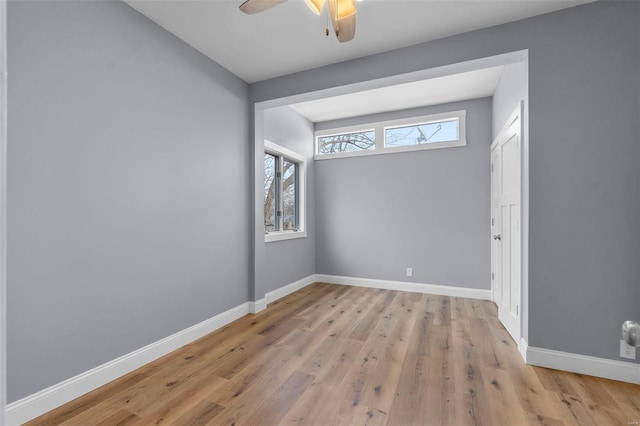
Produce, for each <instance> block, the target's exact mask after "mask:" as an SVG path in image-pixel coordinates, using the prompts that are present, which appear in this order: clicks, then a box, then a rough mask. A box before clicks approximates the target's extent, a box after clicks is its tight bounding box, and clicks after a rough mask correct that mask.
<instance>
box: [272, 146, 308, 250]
mask: <svg viewBox="0 0 640 426" xmlns="http://www.w3.org/2000/svg"><path fill="white" fill-rule="evenodd" d="M264 231H265V241H267V242H269V241H278V240H283V239H290V238H299V237H305V236H306V233H305V232H304V158H303V157H302V156H300V155H298V154H296V153H294V152H292V151H289V150H288V149H286V148H283V147H280V146H278V145H275V144H273V143H270V142H265V153H264Z"/></svg>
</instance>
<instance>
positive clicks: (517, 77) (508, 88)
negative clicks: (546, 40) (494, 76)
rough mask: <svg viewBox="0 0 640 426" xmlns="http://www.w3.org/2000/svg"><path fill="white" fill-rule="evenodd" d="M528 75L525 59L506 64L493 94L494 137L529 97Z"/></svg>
mask: <svg viewBox="0 0 640 426" xmlns="http://www.w3.org/2000/svg"><path fill="white" fill-rule="evenodd" d="M528 83H529V81H528V75H527V63H526V62H525V61H522V62H516V63H513V64H509V65H506V66H505V67H504V71H503V72H502V75H501V76H500V80H499V81H498V85H497V87H496V91H495V93H494V94H493V98H492V99H493V103H492V107H493V113H492V122H493V138H495V137H496V136H497V135H498V132H499V131H500V130H501V129H502V126H504V124H505V123H506V122H507V120H508V119H509V116H510V115H511V113H512V112H513V110H514V109H515V108H516V106H517V105H518V104H519V103H520V101H522V100H526V99H528V96H529V93H528Z"/></svg>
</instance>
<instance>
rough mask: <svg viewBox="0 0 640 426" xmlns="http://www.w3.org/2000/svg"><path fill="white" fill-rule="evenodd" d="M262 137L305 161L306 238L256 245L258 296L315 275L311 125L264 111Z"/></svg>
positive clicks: (288, 113)
mask: <svg viewBox="0 0 640 426" xmlns="http://www.w3.org/2000/svg"><path fill="white" fill-rule="evenodd" d="M264 135H265V139H267V140H269V141H271V142H273V143H276V144H278V145H280V146H283V147H285V148H288V149H290V150H292V151H293V152H296V153H298V154H300V155H303V156H304V157H305V158H306V159H307V161H306V169H307V176H306V179H307V193H306V199H307V214H306V232H307V237H306V238H297V239H294V240H285V241H273V242H270V243H264V241H263V242H262V244H260V245H258V247H257V250H264V256H265V265H264V270H263V271H262V272H261V273H257V279H258V281H259V283H258V286H259V288H260V290H261V296H262V295H264V293H268V292H270V291H273V290H276V289H278V288H280V287H282V286H285V285H287V284H291V283H293V282H295V281H298V280H299V279H302V278H305V277H308V276H309V275H313V274H315V272H316V238H315V179H314V176H315V172H314V170H315V165H314V162H313V123H311V122H310V121H309V120H307V119H306V118H304V117H302V116H301V115H300V114H298V113H297V112H295V111H294V110H292V109H291V108H289V107H278V108H269V109H266V110H265V111H264ZM261 296H260V297H261Z"/></svg>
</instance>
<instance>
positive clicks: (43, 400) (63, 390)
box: [5, 302, 249, 426]
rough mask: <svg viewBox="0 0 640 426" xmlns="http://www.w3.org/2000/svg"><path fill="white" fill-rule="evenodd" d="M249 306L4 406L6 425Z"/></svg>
mask: <svg viewBox="0 0 640 426" xmlns="http://www.w3.org/2000/svg"><path fill="white" fill-rule="evenodd" d="M248 313H249V302H247V303H243V304H242V305H239V306H236V307H235V308H231V309H229V310H228V311H226V312H223V313H221V314H219V315H216V316H215V317H212V318H210V319H208V320H205V321H202V322H201V323H199V324H196V325H194V326H191V327H189V328H187V329H184V330H182V331H179V332H177V333H175V334H172V335H171V336H169V337H166V338H164V339H162V340H158V341H157V342H154V343H151V344H150V345H147V346H145V347H143V348H140V349H138V350H136V351H133V352H131V353H129V354H126V355H123V356H121V357H119V358H116V359H114V360H113V361H109V362H107V363H105V364H102V365H100V366H98V367H96V368H93V369H91V370H89V371H86V372H84V373H81V374H78V375H77V376H75V377H72V378H70V379H67V380H65V381H63V382H60V383H58V384H56V385H53V386H51V387H49V388H46V389H43V390H41V391H40V392H37V393H34V394H33V395H30V396H28V397H26V398H23V399H20V400H18V401H16V402H13V403H11V404H9V405H7V410H6V419H5V420H6V423H7V425H8V426H17V425H20V424H22V423H25V422H27V421H29V420H33V419H35V418H36V417H38V416H41V415H42V414H44V413H47V412H49V411H51V410H53V409H55V408H57V407H59V406H61V405H63V404H66V403H67V402H69V401H72V400H74V399H76V398H78V397H79V396H82V395H84V394H86V393H88V392H91V391H92V390H95V389H97V388H99V387H100V386H103V385H105V384H107V383H109V382H111V381H113V380H115V379H117V378H118V377H122V376H124V375H125V374H127V373H130V372H132V371H133V370H135V369H137V368H140V367H142V366H143V365H145V364H148V363H150V362H152V361H154V360H156V359H158V358H160V357H162V356H164V355H166V354H168V353H170V352H173V351H174V350H176V349H178V348H181V347H182V346H184V345H186V344H188V343H191V342H193V341H195V340H197V339H199V338H201V337H203V336H206V335H207V334H209V333H211V332H213V331H215V330H217V329H219V328H221V327H224V326H225V325H227V324H229V323H231V322H233V321H235V320H237V319H239V318H241V317H243V316H245V315H247V314H248Z"/></svg>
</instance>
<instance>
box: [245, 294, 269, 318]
mask: <svg viewBox="0 0 640 426" xmlns="http://www.w3.org/2000/svg"><path fill="white" fill-rule="evenodd" d="M248 303H249V313H252V314H257V313H258V312H260V311H264V310H265V309H267V298H266V297H263V298H262V299H259V300H256V301H255V302H248Z"/></svg>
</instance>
